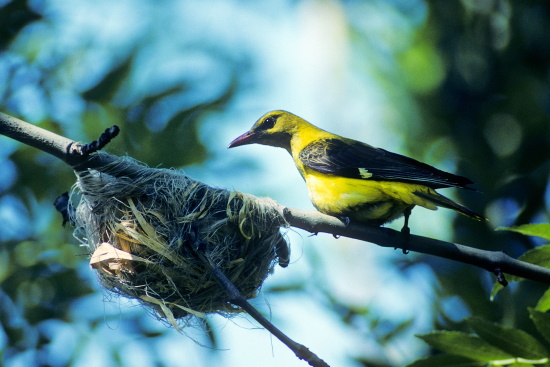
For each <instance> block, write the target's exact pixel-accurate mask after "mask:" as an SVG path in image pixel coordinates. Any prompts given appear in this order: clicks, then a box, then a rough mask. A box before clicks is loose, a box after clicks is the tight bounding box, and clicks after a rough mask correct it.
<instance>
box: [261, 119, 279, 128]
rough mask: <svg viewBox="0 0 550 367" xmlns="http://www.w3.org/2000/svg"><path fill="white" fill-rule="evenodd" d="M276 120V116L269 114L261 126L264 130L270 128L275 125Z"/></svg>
mask: <svg viewBox="0 0 550 367" xmlns="http://www.w3.org/2000/svg"><path fill="white" fill-rule="evenodd" d="M276 121H277V118H275V117H273V116H269V117H267V118H266V119H265V120H264V123H263V124H262V127H263V128H264V129H265V130H269V129H271V128H272V127H273V126H275V122H276Z"/></svg>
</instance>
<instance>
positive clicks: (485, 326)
mask: <svg viewBox="0 0 550 367" xmlns="http://www.w3.org/2000/svg"><path fill="white" fill-rule="evenodd" d="M466 322H467V323H468V325H470V327H471V328H472V329H474V331H475V332H476V333H477V335H479V336H480V337H481V338H482V339H483V340H484V341H486V342H487V343H489V344H491V345H492V346H494V347H496V348H499V349H500V350H503V351H506V352H507V353H509V354H511V355H512V356H514V357H516V358H525V359H531V360H539V359H543V358H546V357H547V356H548V352H547V351H546V348H545V347H544V346H543V345H542V344H541V343H539V341H538V340H537V339H536V338H534V337H533V336H531V335H530V334H528V333H526V332H525V331H523V330H519V329H513V328H506V327H503V326H501V325H499V324H496V323H494V322H490V321H487V320H484V319H481V318H477V317H471V318H468V319H466Z"/></svg>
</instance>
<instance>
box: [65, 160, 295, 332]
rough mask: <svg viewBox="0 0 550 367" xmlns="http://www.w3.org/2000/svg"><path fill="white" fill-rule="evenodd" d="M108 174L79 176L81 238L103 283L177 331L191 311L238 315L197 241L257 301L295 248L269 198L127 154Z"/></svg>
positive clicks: (75, 192)
mask: <svg viewBox="0 0 550 367" xmlns="http://www.w3.org/2000/svg"><path fill="white" fill-rule="evenodd" d="M116 165H117V166H116V167H112V168H114V169H111V170H108V171H109V172H115V171H118V172H122V171H125V170H128V169H131V170H132V172H133V174H132V177H124V176H120V177H117V176H119V175H111V174H106V173H101V172H98V171H95V170H88V171H86V172H81V173H80V174H79V178H78V181H77V183H76V185H75V188H74V189H73V191H72V193H71V201H73V202H75V203H76V202H77V201H78V205H77V208H76V211H75V218H73V219H74V222H75V225H76V230H75V236H76V237H77V238H78V239H79V240H80V241H81V242H82V244H83V245H84V246H86V247H87V248H88V249H89V253H90V254H91V260H90V264H91V265H92V268H94V269H95V270H96V272H97V275H98V277H99V280H100V282H101V284H102V285H103V286H104V287H105V288H106V289H108V290H110V291H112V292H115V293H117V294H120V295H122V296H124V297H128V298H133V299H136V300H138V301H139V302H141V303H142V304H144V305H146V306H148V307H150V308H151V309H152V310H153V312H154V313H155V314H156V316H157V317H159V318H161V319H164V320H167V321H168V322H170V323H171V324H172V325H173V326H174V327H176V328H178V322H179V321H182V320H185V319H186V318H188V317H190V316H191V315H194V316H199V317H200V316H203V315H205V314H209V313H219V314H222V315H224V316H230V315H232V314H234V313H236V312H240V309H239V308H238V307H236V306H234V305H232V304H231V303H230V302H229V300H228V296H227V295H226V292H225V290H224V289H222V288H221V287H220V286H219V285H218V282H217V281H216V279H215V277H214V276H213V275H212V272H211V271H209V269H207V268H206V267H205V265H204V263H203V262H201V260H200V257H199V256H198V254H197V250H196V249H195V248H193V243H194V241H195V239H196V238H197V236H199V238H200V239H201V240H202V243H203V244H204V245H205V246H206V249H207V251H208V252H209V254H210V257H211V258H212V259H213V262H214V264H215V265H216V266H217V267H218V268H219V269H220V270H221V271H222V272H223V273H224V274H225V275H226V276H227V277H228V278H229V279H230V280H231V281H232V282H233V283H234V284H235V285H236V287H237V288H238V289H239V290H240V292H241V293H242V295H243V296H244V297H245V298H247V299H250V298H253V297H255V296H256V295H257V292H258V290H259V288H260V287H261V285H262V283H263V281H264V280H265V279H266V277H267V276H268V275H269V274H270V273H272V271H273V267H274V266H275V264H276V263H277V262H278V263H279V264H280V265H281V266H283V267H285V266H286V265H288V260H289V259H288V255H289V249H288V245H287V242H286V240H285V238H284V237H283V235H282V234H281V231H280V227H281V226H287V224H286V222H285V220H284V218H283V217H282V215H281V214H280V213H279V211H278V210H277V209H276V204H275V202H273V201H272V200H270V199H259V198H256V197H254V196H252V195H247V194H243V193H240V192H236V191H228V190H223V189H217V188H212V187H209V186H207V185H205V184H203V183H201V182H198V181H195V180H193V179H191V178H189V177H188V176H186V175H185V174H183V173H181V172H178V171H175V170H168V169H154V168H149V167H147V166H144V165H142V164H139V163H137V162H135V161H133V160H131V159H129V158H125V159H120V161H118V163H117V164H116Z"/></svg>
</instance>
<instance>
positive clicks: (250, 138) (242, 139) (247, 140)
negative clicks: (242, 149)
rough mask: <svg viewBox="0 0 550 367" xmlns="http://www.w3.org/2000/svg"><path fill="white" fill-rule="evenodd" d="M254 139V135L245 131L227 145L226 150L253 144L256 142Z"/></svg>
mask: <svg viewBox="0 0 550 367" xmlns="http://www.w3.org/2000/svg"><path fill="white" fill-rule="evenodd" d="M255 137H256V135H255V134H254V133H253V132H250V131H247V132H245V133H244V134H242V135H241V136H239V137H238V138H237V139H235V140H233V141H232V142H231V143H229V145H228V146H227V148H234V147H238V146H241V145H246V144H253V143H255V142H256V141H255Z"/></svg>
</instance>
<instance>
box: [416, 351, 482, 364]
mask: <svg viewBox="0 0 550 367" xmlns="http://www.w3.org/2000/svg"><path fill="white" fill-rule="evenodd" d="M486 365H487V362H482V361H474V360H473V359H470V358H466V357H460V356H454V355H450V354H440V355H437V356H429V357H426V358H422V359H419V360H416V361H414V362H413V363H410V364H408V365H407V366H406V367H484V366H486Z"/></svg>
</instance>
